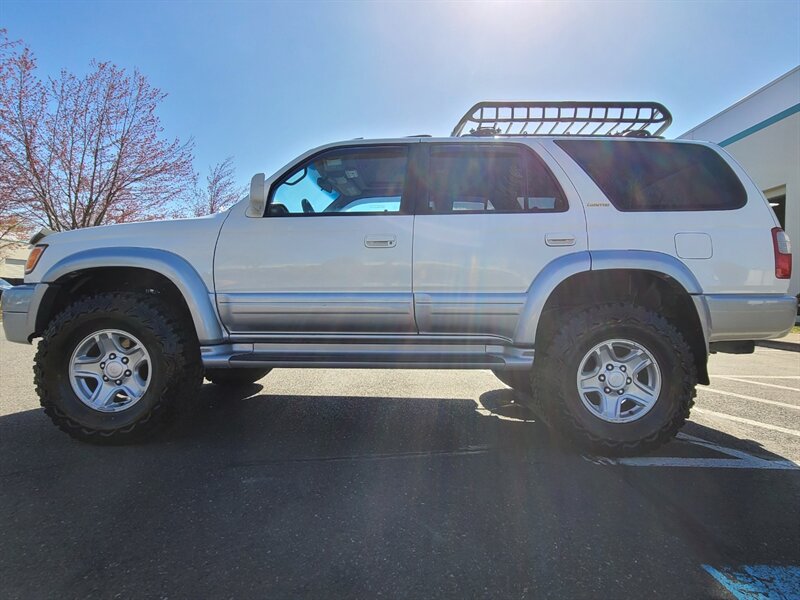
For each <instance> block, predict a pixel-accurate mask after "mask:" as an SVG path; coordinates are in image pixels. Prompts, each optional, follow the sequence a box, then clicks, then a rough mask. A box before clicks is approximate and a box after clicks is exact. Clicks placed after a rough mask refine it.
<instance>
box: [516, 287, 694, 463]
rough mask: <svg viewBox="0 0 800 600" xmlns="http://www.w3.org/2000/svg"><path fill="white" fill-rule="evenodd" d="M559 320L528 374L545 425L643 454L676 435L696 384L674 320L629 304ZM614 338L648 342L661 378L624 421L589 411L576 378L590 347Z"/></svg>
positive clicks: (597, 448)
mask: <svg viewBox="0 0 800 600" xmlns="http://www.w3.org/2000/svg"><path fill="white" fill-rule="evenodd" d="M562 323H563V325H561V327H560V329H559V330H558V331H556V333H555V335H554V337H553V338H552V339H551V341H550V343H548V344H547V346H546V347H545V348H543V349H541V350H540V351H539V353H538V355H537V357H536V361H535V362H536V363H537V365H536V368H535V369H534V370H533V371H532V373H531V384H532V386H534V389H535V390H536V394H535V398H534V401H535V402H536V403H537V404H539V406H540V407H541V409H542V410H543V411H544V412H545V414H546V415H547V419H546V420H547V421H548V422H549V424H550V425H551V426H552V427H553V428H554V429H555V430H556V431H557V432H559V433H561V434H563V435H565V436H566V437H568V438H570V439H571V440H573V441H575V442H577V443H578V445H580V446H582V447H584V448H586V449H588V450H589V451H591V452H594V453H596V454H602V455H610V456H625V455H634V454H642V453H646V452H649V451H652V450H654V449H655V448H657V447H659V446H661V445H662V444H664V443H666V442H668V441H669V440H671V439H672V438H673V437H675V435H676V434H677V432H678V430H680V428H681V427H683V425H684V423H685V422H686V419H687V418H688V417H689V411H690V409H691V407H692V405H693V404H694V401H693V398H694V394H695V385H696V384H697V370H696V368H695V361H694V357H693V355H692V351H691V349H690V348H689V345H688V344H687V343H686V340H685V339H684V338H683V336H682V335H681V333H680V332H679V331H678V330H677V329H676V328H675V326H673V325H672V324H671V323H670V322H668V321H667V320H666V319H664V318H663V317H661V316H660V315H658V314H656V313H655V312H652V311H650V310H647V309H645V308H642V307H640V306H636V305H633V304H628V303H614V304H604V305H599V306H595V307H592V308H587V309H583V310H578V311H575V312H572V313H569V314H567V315H565V316H564V317H563V320H562ZM613 338H624V339H629V340H632V341H634V342H638V343H640V344H642V345H644V346H645V347H647V348H648V349H649V350H650V352H651V353H652V354H653V355H654V357H655V359H656V361H657V363H658V367H659V369H660V372H661V376H662V384H661V390H660V393H659V395H658V398H657V400H656V401H655V404H654V405H653V407H652V408H651V409H650V410H649V411H648V412H647V413H646V414H644V415H643V416H642V417H641V418H639V419H637V420H635V421H632V422H628V423H611V422H607V421H604V420H602V419H600V418H598V417H597V416H595V415H593V414H592V413H591V412H590V411H589V410H588V409H587V408H586V406H584V404H583V402H582V400H581V399H580V395H579V393H578V387H577V382H576V378H577V373H578V368H579V365H580V361H581V360H582V359H583V357H584V356H585V354H586V353H587V352H588V351H589V349H591V348H592V347H593V346H594V345H595V344H598V343H600V342H602V341H604V340H608V339H613ZM534 410H535V409H534Z"/></svg>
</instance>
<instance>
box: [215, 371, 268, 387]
mask: <svg viewBox="0 0 800 600" xmlns="http://www.w3.org/2000/svg"><path fill="white" fill-rule="evenodd" d="M271 370H272V369H253V368H234V369H206V379H208V380H209V381H210V382H211V383H213V384H215V385H227V386H238V385H249V384H251V383H255V382H256V381H258V380H259V379H261V378H262V377H265V376H266V375H267V373H269V372H270V371H271Z"/></svg>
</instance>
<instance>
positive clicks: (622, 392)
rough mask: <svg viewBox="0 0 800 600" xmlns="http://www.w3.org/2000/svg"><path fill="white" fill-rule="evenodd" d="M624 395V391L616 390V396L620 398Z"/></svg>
mask: <svg viewBox="0 0 800 600" xmlns="http://www.w3.org/2000/svg"><path fill="white" fill-rule="evenodd" d="M624 393H625V390H617V396H622V394H624Z"/></svg>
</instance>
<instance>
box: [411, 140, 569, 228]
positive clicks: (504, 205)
mask: <svg viewBox="0 0 800 600" xmlns="http://www.w3.org/2000/svg"><path fill="white" fill-rule="evenodd" d="M430 173H431V175H430V186H429V194H428V202H427V212H430V213H475V212H478V213H483V212H497V213H514V212H554V211H562V210H565V209H566V202H565V199H564V195H563V193H562V191H561V188H560V187H559V186H558V184H557V183H556V181H555V179H554V178H553V176H552V174H551V173H550V172H549V170H548V169H547V167H546V166H545V165H544V163H542V161H541V159H539V157H538V156H535V155H534V154H533V152H532V151H530V150H527V149H526V148H520V147H515V146H511V145H496V146H484V145H477V144H470V145H463V146H458V145H453V144H447V145H442V146H435V147H433V148H432V149H431V167H430Z"/></svg>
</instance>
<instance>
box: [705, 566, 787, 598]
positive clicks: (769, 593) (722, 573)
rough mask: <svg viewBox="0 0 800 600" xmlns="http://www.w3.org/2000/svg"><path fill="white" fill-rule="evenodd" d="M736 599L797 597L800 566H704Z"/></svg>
mask: <svg viewBox="0 0 800 600" xmlns="http://www.w3.org/2000/svg"><path fill="white" fill-rule="evenodd" d="M701 566H702V567H703V569H705V571H706V572H707V573H708V574H709V575H711V576H712V577H713V578H714V579H716V580H717V581H718V582H719V583H720V584H721V585H722V586H723V587H724V588H725V589H726V590H728V591H729V592H730V593H731V594H732V595H733V597H734V598H736V600H755V599H756V598H763V599H764V600H768V599H770V598H797V597H798V594H800V567H797V566H780V565H742V566H741V567H739V568H724V567H720V569H715V568H714V567H712V566H711V565H701Z"/></svg>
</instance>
